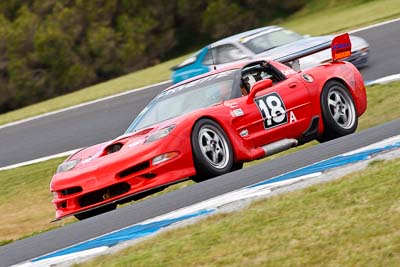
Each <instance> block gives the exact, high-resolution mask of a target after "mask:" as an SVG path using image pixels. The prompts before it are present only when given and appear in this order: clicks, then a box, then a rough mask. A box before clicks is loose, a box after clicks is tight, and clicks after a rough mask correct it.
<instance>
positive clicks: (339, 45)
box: [274, 33, 351, 71]
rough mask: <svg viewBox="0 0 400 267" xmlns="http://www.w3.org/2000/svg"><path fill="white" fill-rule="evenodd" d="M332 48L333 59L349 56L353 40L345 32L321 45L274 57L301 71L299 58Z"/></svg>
mask: <svg viewBox="0 0 400 267" xmlns="http://www.w3.org/2000/svg"><path fill="white" fill-rule="evenodd" d="M329 48H331V52H332V61H338V60H340V59H344V58H347V57H349V56H351V42H350V37H349V34H348V33H344V34H341V35H338V36H336V37H335V38H333V40H332V41H331V42H326V43H322V44H319V45H315V46H311V47H309V48H306V49H303V50H301V51H298V52H296V53H292V54H290V55H286V56H283V57H279V58H276V59H274V61H277V62H280V63H283V64H286V65H290V66H291V67H292V68H293V69H294V70H296V71H299V70H300V65H299V61H298V60H299V59H300V58H303V57H306V56H309V55H312V54H315V53H318V52H321V51H323V50H326V49H329Z"/></svg>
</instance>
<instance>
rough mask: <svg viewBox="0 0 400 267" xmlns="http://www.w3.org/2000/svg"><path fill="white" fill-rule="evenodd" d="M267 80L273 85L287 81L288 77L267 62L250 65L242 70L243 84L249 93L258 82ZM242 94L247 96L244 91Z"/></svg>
mask: <svg viewBox="0 0 400 267" xmlns="http://www.w3.org/2000/svg"><path fill="white" fill-rule="evenodd" d="M265 79H271V80H272V82H273V83H278V82H280V81H283V80H285V79H286V77H285V76H284V75H283V74H282V73H281V72H280V71H279V70H277V69H276V68H275V67H274V66H272V65H270V64H268V63H267V62H265V61H262V62H257V63H252V64H249V65H247V66H245V67H244V68H243V69H242V77H241V83H242V87H243V88H244V89H245V90H246V91H247V93H249V92H250V89H251V87H253V85H254V84H255V83H256V82H258V81H261V80H265ZM242 93H243V94H244V95H245V93H244V92H243V91H242Z"/></svg>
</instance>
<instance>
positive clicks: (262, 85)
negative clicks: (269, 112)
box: [247, 79, 272, 103]
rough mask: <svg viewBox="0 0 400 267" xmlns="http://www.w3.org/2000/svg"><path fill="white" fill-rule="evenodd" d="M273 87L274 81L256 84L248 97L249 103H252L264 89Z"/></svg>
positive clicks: (266, 80)
mask: <svg viewBox="0 0 400 267" xmlns="http://www.w3.org/2000/svg"><path fill="white" fill-rule="evenodd" d="M271 86H272V80H271V79H265V80H261V81H258V82H256V83H255V84H254V85H253V87H251V89H250V93H249V95H248V96H247V103H251V102H252V101H253V99H254V97H255V96H256V94H257V93H258V92H260V91H262V90H264V89H267V88H269V87H271Z"/></svg>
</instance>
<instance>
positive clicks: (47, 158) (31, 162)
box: [0, 148, 80, 171]
mask: <svg viewBox="0 0 400 267" xmlns="http://www.w3.org/2000/svg"><path fill="white" fill-rule="evenodd" d="M79 150H80V148H79V149H74V150H70V151H65V152H61V153H58V154H55V155H50V156H47V157H43V158H38V159H33V160H29V161H25V162H21V163H17V164H13V165H8V166H5V167H0V171H5V170H10V169H15V168H18V167H22V166H26V165H30V164H34V163H38V162H42V161H47V160H49V159H54V158H60V157H66V156H69V155H72V154H74V153H76V152H77V151H79Z"/></svg>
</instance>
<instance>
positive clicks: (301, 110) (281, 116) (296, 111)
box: [232, 78, 311, 147]
mask: <svg viewBox="0 0 400 267" xmlns="http://www.w3.org/2000/svg"><path fill="white" fill-rule="evenodd" d="M249 98H250V99H249ZM236 103H237V107H238V108H236V109H233V111H232V112H233V113H235V112H236V113H237V114H238V115H239V114H240V119H238V120H235V124H236V125H235V126H236V129H237V130H238V132H239V134H240V135H241V136H242V137H243V138H245V139H247V140H251V141H253V144H254V147H259V146H262V145H265V144H268V143H271V142H274V141H277V140H280V139H283V138H296V137H299V136H301V134H302V133H303V132H304V131H305V130H306V129H307V128H308V126H309V124H310V121H311V103H310V95H309V93H308V89H307V88H306V87H305V85H304V83H302V82H301V81H299V80H298V79H296V78H288V79H286V80H284V81H281V82H279V83H277V84H274V85H273V86H271V87H268V88H265V89H263V90H261V91H259V92H257V93H256V95H255V97H254V98H252V96H251V94H250V95H248V96H243V97H241V98H239V99H236Z"/></svg>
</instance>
